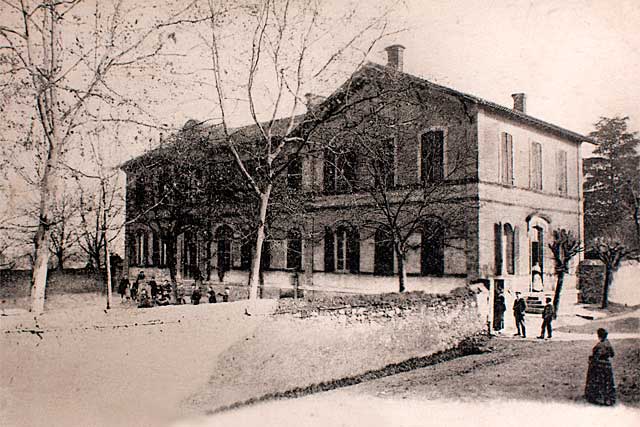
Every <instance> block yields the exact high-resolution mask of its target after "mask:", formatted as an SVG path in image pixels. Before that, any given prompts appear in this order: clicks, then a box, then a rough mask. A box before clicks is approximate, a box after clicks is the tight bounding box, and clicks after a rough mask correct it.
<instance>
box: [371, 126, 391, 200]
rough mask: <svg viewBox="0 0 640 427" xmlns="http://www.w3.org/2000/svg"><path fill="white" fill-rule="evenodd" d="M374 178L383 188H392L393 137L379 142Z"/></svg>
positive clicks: (374, 165)
mask: <svg viewBox="0 0 640 427" xmlns="http://www.w3.org/2000/svg"><path fill="white" fill-rule="evenodd" d="M372 166H373V169H374V175H375V179H376V180H378V182H379V183H380V185H382V186H383V187H384V188H392V187H394V186H395V185H396V141H395V139H393V138H389V139H385V140H383V141H382V142H381V144H380V150H379V152H378V153H377V156H376V158H375V161H374V164H373V165H372Z"/></svg>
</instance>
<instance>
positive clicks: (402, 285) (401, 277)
mask: <svg viewBox="0 0 640 427" xmlns="http://www.w3.org/2000/svg"><path fill="white" fill-rule="evenodd" d="M396 258H397V259H398V292H404V291H405V290H406V283H407V269H406V268H405V261H406V259H405V258H406V257H405V255H404V254H403V253H402V252H400V251H396Z"/></svg>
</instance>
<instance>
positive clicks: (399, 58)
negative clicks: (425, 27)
mask: <svg viewBox="0 0 640 427" xmlns="http://www.w3.org/2000/svg"><path fill="white" fill-rule="evenodd" d="M384 50H386V51H387V67H389V68H393V69H394V70H395V71H402V66H403V65H404V58H403V52H404V46H402V45H401V44H393V45H391V46H388V47H386V48H385V49H384Z"/></svg>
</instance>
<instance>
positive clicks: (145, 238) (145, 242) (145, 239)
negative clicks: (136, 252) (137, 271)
mask: <svg viewBox="0 0 640 427" xmlns="http://www.w3.org/2000/svg"><path fill="white" fill-rule="evenodd" d="M142 260H143V261H142V263H143V265H145V266H148V265H149V234H148V233H147V232H146V231H145V232H144V233H143V234H142Z"/></svg>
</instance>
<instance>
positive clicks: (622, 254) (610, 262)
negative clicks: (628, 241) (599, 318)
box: [591, 238, 638, 308]
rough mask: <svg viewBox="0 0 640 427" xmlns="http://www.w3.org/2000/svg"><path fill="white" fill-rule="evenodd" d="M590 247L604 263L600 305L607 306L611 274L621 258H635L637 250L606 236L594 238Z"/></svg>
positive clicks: (618, 265)
mask: <svg viewBox="0 0 640 427" xmlns="http://www.w3.org/2000/svg"><path fill="white" fill-rule="evenodd" d="M591 249H592V251H593V252H594V253H595V255H596V257H597V258H598V259H599V260H600V261H602V263H603V264H604V268H605V275H604V286H603V287H602V305H601V307H602V308H607V307H608V305H609V290H610V289H611V286H612V285H613V274H614V273H615V272H616V271H618V268H620V264H621V263H622V261H623V260H625V259H631V258H635V257H636V256H637V254H638V251H637V250H636V249H633V248H629V247H628V246H625V245H624V244H622V243H620V241H617V240H613V239H608V238H597V239H595V240H594V242H593V244H592V246H591Z"/></svg>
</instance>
